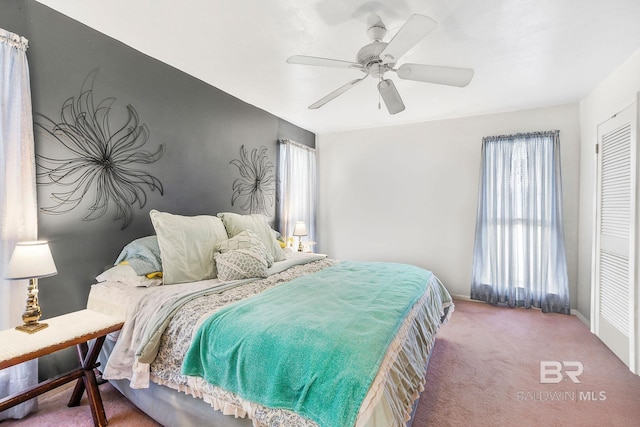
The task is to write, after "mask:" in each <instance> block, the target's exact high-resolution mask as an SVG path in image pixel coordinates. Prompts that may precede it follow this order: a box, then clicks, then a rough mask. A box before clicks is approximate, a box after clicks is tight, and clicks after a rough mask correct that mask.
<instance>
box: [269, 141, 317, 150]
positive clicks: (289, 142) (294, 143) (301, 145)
mask: <svg viewBox="0 0 640 427" xmlns="http://www.w3.org/2000/svg"><path fill="white" fill-rule="evenodd" d="M278 142H279V143H280V144H291V145H294V146H296V147H298V148H303V149H305V150H309V151H316V149H315V148H311V147H309V146H306V145H304V144H300V143H299V142H295V141H292V140H290V139H279V140H278Z"/></svg>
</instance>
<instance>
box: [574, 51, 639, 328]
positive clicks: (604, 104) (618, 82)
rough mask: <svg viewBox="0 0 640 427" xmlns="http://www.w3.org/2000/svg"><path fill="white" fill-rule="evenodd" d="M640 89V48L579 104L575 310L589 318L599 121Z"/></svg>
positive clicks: (603, 119) (630, 98)
mask: <svg viewBox="0 0 640 427" xmlns="http://www.w3.org/2000/svg"><path fill="white" fill-rule="evenodd" d="M639 91H640V50H638V51H636V53H634V54H633V55H632V56H631V57H630V58H629V59H628V60H627V61H625V62H624V63H623V64H622V65H621V66H620V67H618V69H617V70H616V71H614V72H613V73H612V74H611V75H610V76H609V77H607V78H606V79H605V80H604V81H603V82H601V83H600V84H599V85H598V86H597V87H596V88H595V89H594V90H593V91H592V92H591V93H590V94H589V95H588V96H587V97H586V98H585V99H584V100H582V102H581V103H580V135H581V138H580V139H581V144H582V147H581V150H580V220H579V241H580V247H579V253H578V259H579V262H578V283H579V292H578V301H577V308H578V310H579V311H580V312H581V313H582V314H583V315H584V316H585V317H587V318H590V306H591V268H592V262H591V261H592V247H591V245H592V243H593V242H592V236H593V232H594V227H595V226H594V221H593V220H594V206H595V199H594V197H595V185H596V183H595V181H596V157H595V151H594V146H595V144H596V142H597V131H598V124H600V123H602V122H604V121H605V120H606V119H608V118H609V117H611V116H612V115H613V114H615V113H617V112H619V111H620V110H622V109H624V107H625V106H626V105H628V104H629V103H631V102H632V101H633V100H634V98H635V97H636V93H637V92H639Z"/></svg>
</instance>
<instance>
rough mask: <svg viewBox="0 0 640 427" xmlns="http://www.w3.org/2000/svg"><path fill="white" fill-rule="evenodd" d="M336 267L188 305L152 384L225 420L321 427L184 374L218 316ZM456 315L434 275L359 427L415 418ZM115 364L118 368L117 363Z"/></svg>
mask: <svg viewBox="0 0 640 427" xmlns="http://www.w3.org/2000/svg"><path fill="white" fill-rule="evenodd" d="M334 263H336V261H335V260H330V259H325V260H321V261H315V262H312V263H309V264H305V265H298V266H294V267H291V268H289V269H287V270H285V271H284V272H281V273H278V274H274V275H272V276H269V277H268V278H266V279H261V280H257V281H253V282H251V283H245V284H242V285H241V286H236V287H231V288H229V289H226V290H224V291H222V292H215V293H210V294H205V295H199V296H198V297H197V298H194V299H192V300H190V301H188V302H186V303H185V304H183V305H182V306H181V308H180V310H178V311H176V312H175V314H173V317H172V318H171V320H170V322H168V324H167V327H166V329H165V330H164V333H163V334H162V336H161V338H160V343H159V348H158V352H157V357H156V358H155V360H154V361H153V362H152V363H151V364H150V365H149V369H150V372H149V374H150V379H151V381H153V382H155V383H157V384H160V385H164V386H167V387H170V388H173V389H176V390H179V391H182V392H184V393H187V394H190V395H193V396H195V397H198V398H202V399H203V400H205V401H206V402H208V403H210V404H211V405H212V407H213V408H214V409H216V410H219V411H221V412H222V413H224V414H225V415H233V416H235V417H249V418H251V419H252V422H253V424H254V426H276V425H277V426H300V427H307V426H309V427H311V426H317V424H316V423H314V422H313V421H311V420H308V419H305V418H303V417H301V416H299V415H298V414H296V413H293V412H291V411H287V410H282V409H273V408H267V407H264V406H262V405H259V404H255V403H252V402H249V401H246V400H244V399H241V398H240V397H238V396H236V395H235V394H233V393H230V392H227V391H225V390H222V389H220V388H219V387H215V386H212V385H211V384H208V383H206V382H205V381H203V380H202V379H200V378H197V377H187V376H184V375H182V374H181V373H180V371H181V365H182V360H183V359H184V356H185V354H186V353H187V351H188V349H189V347H190V344H191V340H192V336H193V335H194V334H195V332H196V331H197V330H198V328H199V327H200V325H201V324H202V323H203V322H204V321H205V320H206V319H208V318H209V317H210V316H211V315H212V314H213V313H215V312H216V311H218V310H219V309H221V308H222V307H224V306H226V305H228V304H230V303H233V302H236V301H239V300H241V299H244V298H247V297H250V296H252V295H255V294H258V293H260V292H263V291H265V290H267V289H269V288H272V287H274V286H277V285H279V284H281V283H284V282H288V281H290V280H292V279H294V278H296V277H298V276H301V275H306V274H312V273H315V272H317V271H320V270H322V269H324V268H326V267H329V266H331V265H333V264H334ZM452 311H453V303H452V302H451V297H450V296H449V294H448V292H447V291H446V289H445V288H444V287H443V286H442V284H441V283H440V282H439V280H438V279H437V278H436V277H435V276H433V277H432V280H431V283H430V284H429V287H428V288H427V291H426V292H425V294H424V295H423V296H422V297H421V298H420V300H419V301H418V302H417V303H416V304H415V305H414V307H413V309H412V310H411V311H410V313H409V315H408V316H407V318H406V320H405V321H404V322H403V324H402V326H401V327H400V330H399V332H398V334H397V335H396V337H395V338H394V340H393V341H392V343H391V345H390V347H389V349H388V351H387V354H386V356H385V358H384V360H383V362H382V364H381V368H380V371H379V372H378V374H377V376H376V377H375V379H374V381H373V384H372V386H371V389H370V391H369V393H368V394H367V396H366V397H365V400H364V402H363V404H362V407H361V409H360V412H359V414H358V418H357V421H356V426H374V425H386V426H390V427H392V426H398V427H400V426H403V425H404V423H405V422H406V421H407V420H408V419H409V415H410V413H411V407H412V405H413V402H414V401H415V400H416V399H417V398H418V397H419V395H420V392H421V391H422V390H423V389H424V377H425V373H426V362H427V358H428V355H429V353H430V351H431V349H432V347H433V344H434V341H435V334H436V331H437V330H438V328H439V326H440V325H441V323H444V322H446V320H447V319H448V316H450V315H451V312H452ZM445 313H446V315H445ZM127 321H128V320H127ZM125 325H126V322H125ZM120 338H122V337H120ZM113 357H114V355H113V354H112V358H113ZM132 357H134V356H132V355H131V354H129V355H128V358H132ZM109 363H110V364H111V363H112V360H111V359H110V360H109ZM115 363H116V364H117V361H116V362H115ZM120 377H121V378H122V377H123V376H122V375H121V376H120ZM125 377H126V376H125ZM129 379H131V378H129ZM138 387H140V384H138ZM381 421H382V424H380V422H381Z"/></svg>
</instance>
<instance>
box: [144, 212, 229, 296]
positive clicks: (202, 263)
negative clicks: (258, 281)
mask: <svg viewBox="0 0 640 427" xmlns="http://www.w3.org/2000/svg"><path fill="white" fill-rule="evenodd" d="M149 216H150V217H151V223H152V224H153V228H154V229H155V231H156V236H158V246H159V247H160V257H161V258H162V273H163V280H164V284H165V285H170V284H173V283H183V282H196V281H198V280H205V279H213V278H215V277H216V265H215V260H214V258H213V254H214V247H215V245H216V243H218V242H220V241H222V240H226V239H227V232H226V229H225V227H224V224H223V223H222V221H221V220H220V218H217V217H215V216H210V215H199V216H182V215H173V214H170V213H166V212H158V211H157V210H155V209H153V210H151V212H149Z"/></svg>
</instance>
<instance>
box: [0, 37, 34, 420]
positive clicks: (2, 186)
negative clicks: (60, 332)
mask: <svg viewBox="0 0 640 427" xmlns="http://www.w3.org/2000/svg"><path fill="white" fill-rule="evenodd" d="M27 47H28V41H27V39H25V38H24V37H21V36H19V35H17V34H13V33H10V32H8V31H5V30H3V29H0V85H1V88H0V98H1V100H0V233H1V234H2V249H0V328H1V329H6V328H10V327H14V326H16V325H19V324H22V318H21V315H22V312H23V311H24V309H25V306H26V299H27V281H26V280H15V281H9V280H4V277H5V276H6V274H5V272H6V268H7V265H8V263H9V259H10V257H11V253H12V251H13V248H14V247H15V244H16V242H18V241H23V240H35V239H36V238H37V207H36V204H37V198H36V181H35V176H36V174H35V171H36V167H35V153H34V142H33V117H32V111H31V89H30V84H29V66H28V64H27V55H26V50H27ZM37 362H38V361H37V360H33V361H30V362H27V363H23V364H21V365H17V366H14V367H11V368H8V369H4V370H2V371H0V398H2V397H6V396H8V395H9V394H13V393H15V392H16V391H19V390H22V389H25V388H27V387H29V386H32V385H35V384H36V383H37V379H38V364H37ZM36 404H37V401H36V399H32V400H30V401H28V402H25V403H23V404H21V405H18V406H15V407H13V408H11V409H9V410H6V411H3V412H0V420H2V419H6V418H22V417H24V416H26V415H27V414H28V413H29V412H31V411H32V410H33V409H35V408H36Z"/></svg>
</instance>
